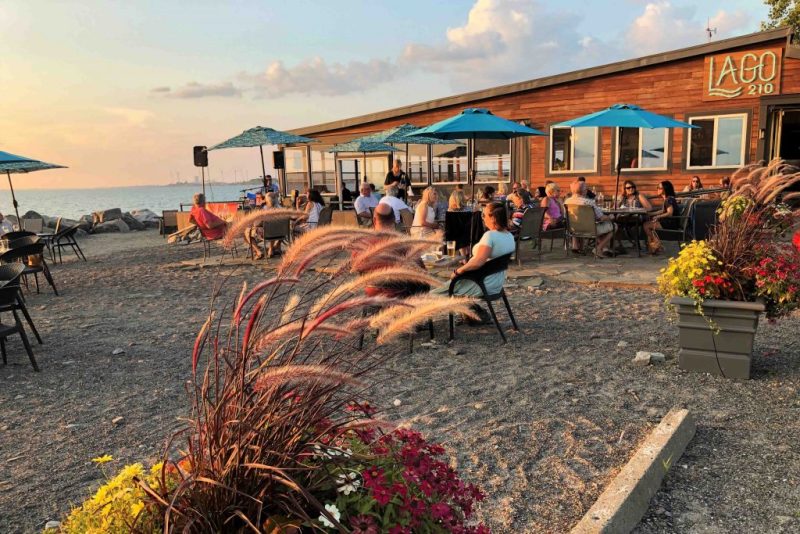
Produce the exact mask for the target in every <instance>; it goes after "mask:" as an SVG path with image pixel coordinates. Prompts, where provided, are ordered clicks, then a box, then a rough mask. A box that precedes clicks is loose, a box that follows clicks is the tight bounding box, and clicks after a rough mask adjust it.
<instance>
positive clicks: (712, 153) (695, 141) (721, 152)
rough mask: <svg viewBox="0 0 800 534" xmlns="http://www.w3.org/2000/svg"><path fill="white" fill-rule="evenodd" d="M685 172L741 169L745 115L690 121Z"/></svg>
mask: <svg viewBox="0 0 800 534" xmlns="http://www.w3.org/2000/svg"><path fill="white" fill-rule="evenodd" d="M689 124H692V125H693V126H697V128H692V129H690V130H689V133H688V135H689V154H688V157H687V158H686V159H687V161H688V165H687V169H702V168H734V167H741V166H742V165H744V159H745V157H744V149H745V144H746V143H745V138H746V137H745V136H746V135H747V115H746V114H743V113H742V114H737V115H714V116H708V117H692V118H690V119H689Z"/></svg>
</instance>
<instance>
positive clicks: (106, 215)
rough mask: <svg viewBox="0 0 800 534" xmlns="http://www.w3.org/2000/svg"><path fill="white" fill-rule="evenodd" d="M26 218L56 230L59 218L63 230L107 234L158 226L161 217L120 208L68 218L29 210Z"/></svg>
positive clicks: (143, 211) (14, 220)
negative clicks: (76, 229) (37, 220)
mask: <svg viewBox="0 0 800 534" xmlns="http://www.w3.org/2000/svg"><path fill="white" fill-rule="evenodd" d="M6 218H7V219H8V220H9V221H11V222H12V223H13V224H15V225H17V226H19V225H18V221H17V218H16V217H15V216H14V215H7V216H6ZM22 219H23V220H26V219H41V220H42V223H43V226H44V228H46V229H49V230H51V231H53V232H54V231H55V229H56V226H58V221H59V219H60V220H61V224H60V226H59V228H60V229H61V230H63V229H65V228H70V227H72V226H76V225H77V226H78V236H79V237H81V236H85V235H88V234H107V233H116V232H119V233H126V232H132V231H134V232H138V231H141V230H147V229H150V228H158V227H159V221H160V220H161V217H159V216H158V215H156V214H155V213H154V212H152V211H150V210H148V209H140V210H132V211H130V212H127V211H126V212H123V211H122V210H121V209H120V208H112V209H107V210H101V211H95V212H93V213H92V214H89V215H84V216H83V217H81V218H80V219H77V220H75V219H67V218H65V217H50V216H47V215H42V214H40V213H38V212H35V211H32V210H31V211H27V212H25V214H24V215H23V216H22Z"/></svg>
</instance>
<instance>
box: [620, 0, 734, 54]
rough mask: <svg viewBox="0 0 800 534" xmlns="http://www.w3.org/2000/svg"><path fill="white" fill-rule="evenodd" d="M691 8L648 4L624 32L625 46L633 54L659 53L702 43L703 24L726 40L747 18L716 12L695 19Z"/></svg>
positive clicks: (666, 3)
mask: <svg viewBox="0 0 800 534" xmlns="http://www.w3.org/2000/svg"><path fill="white" fill-rule="evenodd" d="M695 14H696V10H695V8H694V7H693V6H687V7H677V6H675V5H673V4H672V3H671V2H668V1H659V2H650V3H648V4H647V5H646V6H645V7H644V12H643V13H642V14H641V15H640V16H639V17H637V18H636V20H634V21H633V24H632V25H631V26H630V28H629V29H628V31H627V32H626V40H625V41H626V45H627V48H629V49H631V50H636V51H637V55H641V54H651V53H656V52H663V51H666V50H671V49H674V48H682V47H685V46H690V45H693V44H699V43H702V42H703V41H704V39H705V35H706V34H705V29H706V24H708V23H710V27H711V28H717V33H716V35H715V37H716V38H724V37H729V36H731V35H732V34H734V33H737V32H739V31H741V30H742V29H743V28H746V27H747V26H748V24H749V23H750V17H749V16H748V15H746V14H745V13H743V12H741V11H736V12H733V13H728V12H726V11H722V10H721V11H719V12H718V13H717V14H716V15H714V17H712V18H710V19H709V20H708V21H699V20H695V19H694V17H695Z"/></svg>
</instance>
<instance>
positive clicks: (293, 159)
mask: <svg viewBox="0 0 800 534" xmlns="http://www.w3.org/2000/svg"><path fill="white" fill-rule="evenodd" d="M283 152H284V154H285V156H284V160H285V162H284V163H285V165H286V172H285V175H286V191H287V192H288V193H291V192H292V191H294V190H295V189H296V190H297V191H300V192H301V193H302V192H303V191H305V190H306V187H308V160H307V159H306V158H307V156H306V148H305V147H302V148H285V149H284V150H283Z"/></svg>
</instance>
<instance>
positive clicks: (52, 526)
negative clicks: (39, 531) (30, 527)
mask: <svg viewBox="0 0 800 534" xmlns="http://www.w3.org/2000/svg"><path fill="white" fill-rule="evenodd" d="M60 528H61V521H48V522H47V523H45V524H44V529H45V530H58V529H60Z"/></svg>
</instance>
